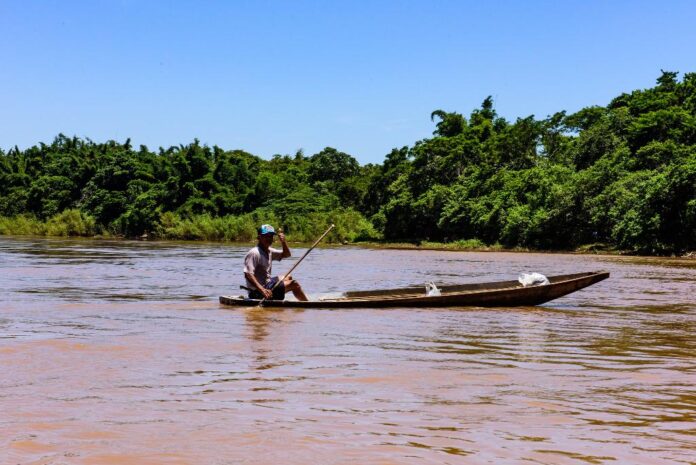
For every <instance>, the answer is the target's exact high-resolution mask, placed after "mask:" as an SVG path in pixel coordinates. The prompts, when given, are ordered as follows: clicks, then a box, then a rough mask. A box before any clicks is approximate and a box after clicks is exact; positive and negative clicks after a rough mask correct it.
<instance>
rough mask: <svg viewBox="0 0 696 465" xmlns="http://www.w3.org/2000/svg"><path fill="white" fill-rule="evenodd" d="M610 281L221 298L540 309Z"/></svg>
mask: <svg viewBox="0 0 696 465" xmlns="http://www.w3.org/2000/svg"><path fill="white" fill-rule="evenodd" d="M608 277H609V273H608V272H605V271H595V272H586V273H575V274H566V275H558V276H549V277H548V280H549V284H541V285H534V286H526V287H525V286H523V285H522V284H520V282H519V281H497V282H490V283H479V284H458V285H443V286H438V289H439V291H440V295H427V294H426V292H425V288H424V286H413V287H405V288H401V289H378V290H373V291H349V292H345V293H343V294H342V295H341V296H340V297H332V298H327V299H319V300H310V301H307V302H300V301H297V300H265V301H259V300H256V299H249V298H247V297H244V296H221V297H220V303H221V304H224V305H231V306H235V307H240V306H245V307H254V306H259V304H260V305H261V306H264V307H292V308H375V307H379V308H383V307H467V306H475V307H514V306H532V305H540V304H543V303H545V302H548V301H550V300H553V299H557V298H559V297H562V296H564V295H567V294H570V293H571V292H575V291H578V290H580V289H583V288H585V287H587V286H590V285H592V284H595V283H598V282H599V281H602V280H604V279H607V278H608Z"/></svg>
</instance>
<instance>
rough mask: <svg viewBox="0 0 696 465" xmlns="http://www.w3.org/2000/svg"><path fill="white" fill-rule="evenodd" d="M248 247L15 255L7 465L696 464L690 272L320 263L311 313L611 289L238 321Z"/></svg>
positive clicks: (695, 313) (455, 255)
mask: <svg viewBox="0 0 696 465" xmlns="http://www.w3.org/2000/svg"><path fill="white" fill-rule="evenodd" d="M249 247H251V244H248V245H225V244H201V243H156V242H128V241H93V240H58V239H23V238H11V237H0V464H3V465H4V464H12V465H14V464H85V465H87V464H89V465H100V464H101V465H116V464H119V465H141V464H142V465H147V464H177V465H178V464H192V465H193V464H201V465H215V464H262V465H263V464H303V465H304V464H349V463H350V464H382V465H386V464H395V465H396V464H554V465H556V464H634V465H638V464H695V463H696V261H694V260H691V261H689V260H680V259H660V258H627V257H612V256H591V255H570V254H528V253H472V252H439V251H413V250H376V249H363V248H354V247H343V248H324V249H317V250H314V251H313V252H312V253H311V254H310V255H309V256H308V258H307V259H306V260H305V261H304V262H303V263H302V264H301V265H300V267H299V268H298V269H297V271H296V272H295V273H294V274H295V276H296V277H297V278H298V279H299V280H301V282H302V283H303V286H304V288H305V290H306V292H307V293H308V294H309V295H310V297H312V296H319V295H327V294H335V293H338V292H341V291H343V290H351V289H352V290H355V289H374V288H379V287H398V286H401V285H410V284H422V283H425V282H426V281H435V282H436V283H440V284H447V283H465V282H482V281H494V280H509V279H516V278H517V276H518V274H520V273H522V272H532V271H536V272H540V273H544V274H547V275H554V274H565V273H574V272H581V271H594V270H607V271H610V272H611V278H609V279H608V280H606V281H603V282H601V283H598V284H595V285H594V286H591V287H589V288H587V289H584V290H581V291H579V292H577V293H575V294H571V295H569V296H566V297H563V298H561V299H558V300H556V301H553V302H550V303H548V304H546V305H544V306H540V307H527V308H453V309H427V308H424V309H399V308H396V309H381V310H380V309H359V310H321V309H307V310H290V309H286V310H269V309H254V308H252V309H243V308H229V307H223V306H221V305H219V304H218V301H217V298H218V296H219V295H220V294H238V293H239V287H238V286H239V284H241V283H242V276H241V262H242V257H243V255H244V253H245V252H246V250H247V249H248V248H249ZM304 250H305V249H303V248H301V247H297V248H295V249H294V250H293V251H294V255H295V256H296V257H299V256H300V255H301V254H302V252H304ZM293 263H294V262H293V259H289V260H286V261H283V262H281V263H280V264H276V265H275V266H274V271H276V272H282V271H283V270H287V269H288V268H289V267H290V266H291V265H292V264H293Z"/></svg>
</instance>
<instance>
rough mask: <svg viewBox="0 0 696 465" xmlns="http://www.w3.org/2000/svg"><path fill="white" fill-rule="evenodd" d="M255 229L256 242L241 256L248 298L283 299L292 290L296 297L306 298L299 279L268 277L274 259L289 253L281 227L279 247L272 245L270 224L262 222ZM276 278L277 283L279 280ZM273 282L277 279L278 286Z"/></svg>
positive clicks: (272, 231)
mask: <svg viewBox="0 0 696 465" xmlns="http://www.w3.org/2000/svg"><path fill="white" fill-rule="evenodd" d="M257 232H258V235H257V236H256V239H257V240H258V244H257V245H256V247H254V248H253V249H251V250H250V251H249V252H247V254H246V257H244V277H245V278H246V287H247V289H249V298H250V299H269V300H283V299H284V298H285V292H286V291H291V292H292V293H293V294H294V295H295V297H296V298H297V300H307V296H306V295H305V293H304V292H303V291H302V287H301V286H300V283H299V282H297V281H295V280H294V279H292V277H291V276H274V277H271V267H272V262H273V260H277V261H280V260H282V259H283V258H287V257H289V256H290V255H291V254H290V248H289V247H288V243H287V242H286V241H285V234H283V231H279V232H278V239H280V245H282V246H283V249H282V250H278V249H274V248H272V247H271V244H273V239H274V237H275V235H276V232H275V229H274V228H273V226H271V225H270V224H262V225H261V227H260V228H259V229H258V230H257ZM279 281H280V283H278V282H279ZM276 283H278V285H277V286H276Z"/></svg>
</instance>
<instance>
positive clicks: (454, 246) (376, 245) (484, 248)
mask: <svg viewBox="0 0 696 465" xmlns="http://www.w3.org/2000/svg"><path fill="white" fill-rule="evenodd" d="M0 220H1V219H0ZM47 230H48V231H50V229H47ZM0 231H2V230H0ZM61 231H62V230H61ZM3 236H5V237H8V238H12V237H17V238H50V239H61V238H70V239H78V240H79V239H84V240H104V241H125V242H129V241H139V242H140V241H142V242H165V243H171V244H176V243H200V244H205V243H221V242H222V243H229V244H234V245H244V246H246V245H248V244H249V243H251V242H253V241H254V239H253V238H249V239H239V240H206V239H184V238H158V237H155V236H149V235H148V236H147V237H136V238H128V237H124V236H119V235H112V234H108V233H105V234H95V235H68V234H45V233H40V234H36V233H31V232H30V233H26V234H23V233H10V234H8V233H4V232H0V238H2V237H3ZM288 242H289V243H290V244H291V245H292V246H293V247H305V246H308V245H310V244H311V243H312V242H311V241H302V240H293V238H292V237H291V236H290V237H289V239H288ZM346 246H350V247H358V248H365V249H384V250H421V251H424V252H426V251H453V252H456V251H460V252H509V253H541V254H578V255H611V256H616V257H622V256H623V257H634V258H638V257H645V258H664V257H666V256H665V255H637V254H635V253H632V252H630V251H625V250H616V249H613V248H610V247H607V246H604V245H603V244H589V245H585V246H581V247H578V248H576V249H568V250H536V249H531V248H526V247H504V246H503V245H501V244H493V245H487V244H485V243H483V242H481V241H479V240H476V239H471V240H467V241H455V242H431V241H424V242H420V243H413V242H385V241H354V242H348V241H327V242H324V243H323V244H321V245H320V247H326V248H332V247H336V248H341V247H346ZM669 257H671V258H675V259H680V260H682V259H683V260H688V261H693V262H696V252H693V251H692V252H687V253H684V254H680V255H671V256H669Z"/></svg>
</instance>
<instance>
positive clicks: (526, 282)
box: [517, 273, 551, 287]
mask: <svg viewBox="0 0 696 465" xmlns="http://www.w3.org/2000/svg"><path fill="white" fill-rule="evenodd" d="M517 280H518V281H519V282H520V284H522V285H523V286H524V287H527V286H543V285H546V284H551V283H549V279H548V278H547V277H546V276H544V275H543V274H541V273H522V274H521V275H520V276H519V278H517Z"/></svg>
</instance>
